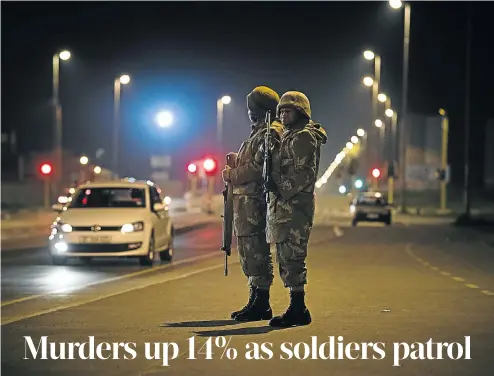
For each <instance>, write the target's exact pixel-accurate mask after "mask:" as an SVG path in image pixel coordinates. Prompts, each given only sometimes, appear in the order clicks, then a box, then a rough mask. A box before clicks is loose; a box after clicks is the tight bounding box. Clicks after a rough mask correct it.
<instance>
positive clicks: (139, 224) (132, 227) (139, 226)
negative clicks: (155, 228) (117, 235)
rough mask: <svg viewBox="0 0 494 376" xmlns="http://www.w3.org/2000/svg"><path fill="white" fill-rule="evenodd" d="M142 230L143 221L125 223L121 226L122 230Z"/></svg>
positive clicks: (124, 231)
mask: <svg viewBox="0 0 494 376" xmlns="http://www.w3.org/2000/svg"><path fill="white" fill-rule="evenodd" d="M142 230H144V222H134V223H126V224H124V225H123V226H122V230H121V231H122V232H123V233H128V232H137V231H142Z"/></svg>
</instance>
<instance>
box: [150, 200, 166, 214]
mask: <svg viewBox="0 0 494 376" xmlns="http://www.w3.org/2000/svg"><path fill="white" fill-rule="evenodd" d="M153 210H154V211H155V212H160V211H163V210H165V205H163V204H162V203H161V202H156V203H154V204H153Z"/></svg>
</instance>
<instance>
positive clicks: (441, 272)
mask: <svg viewBox="0 0 494 376" xmlns="http://www.w3.org/2000/svg"><path fill="white" fill-rule="evenodd" d="M411 248H412V244H411V243H408V244H407V245H406V247H405V252H406V253H407V254H408V256H410V257H411V258H413V259H414V260H417V261H419V262H421V263H422V264H424V265H429V266H430V264H429V263H428V262H427V263H426V262H424V261H423V260H422V259H421V258H418V257H417V256H415V254H414V253H413V252H412V250H411ZM430 269H432V270H436V271H439V273H440V274H442V275H444V276H451V273H449V272H445V271H441V270H440V269H439V268H437V267H435V266H430ZM451 279H452V280H454V281H456V282H466V280H465V279H463V278H461V277H451ZM465 287H468V288H470V289H480V287H479V286H477V285H474V284H473V283H465ZM481 292H482V293H483V294H485V295H488V296H494V292H491V291H489V290H482V291H481Z"/></svg>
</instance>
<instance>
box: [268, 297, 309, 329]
mask: <svg viewBox="0 0 494 376" xmlns="http://www.w3.org/2000/svg"><path fill="white" fill-rule="evenodd" d="M304 297H305V292H304V291H290V306H289V307H288V309H287V310H286V312H285V313H284V314H282V315H281V316H276V317H273V318H272V319H271V321H270V322H269V325H270V326H273V327H275V328H289V327H291V326H302V325H309V324H310V323H311V322H312V318H311V316H310V312H309V310H308V309H307V307H306V306H305V302H304Z"/></svg>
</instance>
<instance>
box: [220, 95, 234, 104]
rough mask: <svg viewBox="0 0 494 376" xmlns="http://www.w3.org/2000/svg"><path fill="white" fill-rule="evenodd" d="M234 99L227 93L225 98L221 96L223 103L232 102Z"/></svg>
mask: <svg viewBox="0 0 494 376" xmlns="http://www.w3.org/2000/svg"><path fill="white" fill-rule="evenodd" d="M231 101H232V98H231V97H230V96H228V95H225V96H224V97H223V98H221V103H223V104H230V102H231Z"/></svg>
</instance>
